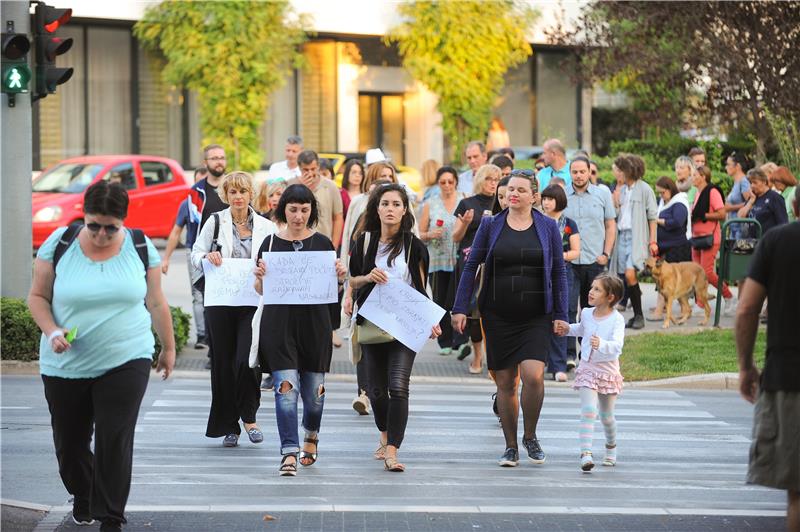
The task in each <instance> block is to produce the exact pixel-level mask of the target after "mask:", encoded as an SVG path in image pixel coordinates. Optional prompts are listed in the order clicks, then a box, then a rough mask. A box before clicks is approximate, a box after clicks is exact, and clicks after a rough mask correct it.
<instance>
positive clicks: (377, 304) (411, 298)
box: [358, 277, 445, 353]
mask: <svg viewBox="0 0 800 532" xmlns="http://www.w3.org/2000/svg"><path fill="white" fill-rule="evenodd" d="M358 313H359V314H360V315H361V316H363V317H364V318H366V319H368V320H369V321H371V322H372V323H374V324H375V325H377V326H378V327H380V328H381V329H383V330H384V331H386V332H388V333H389V334H391V335H392V336H394V337H395V339H397V341H399V342H400V343H401V344H403V345H405V346H406V347H408V348H409V349H411V350H412V351H414V352H415V353H418V352H420V351H421V350H422V347H423V346H424V345H425V342H426V341H427V340H428V338H429V337H430V335H431V329H432V328H433V326H434V325H436V324H438V323H439V320H441V319H442V316H444V313H445V310H444V309H443V308H442V307H440V306H439V305H437V304H436V303H434V302H433V301H431V300H430V299H428V298H427V297H426V296H425V295H424V294H421V293H419V292H417V290H416V289H415V288H414V287H413V286H409V285H408V283H406V282H405V281H403V280H402V279H397V278H395V277H390V278H389V282H388V283H386V284H379V285H375V288H373V289H372V292H370V294H369V297H367V300H366V301H364V304H363V305H361V308H360V309H359V311H358Z"/></svg>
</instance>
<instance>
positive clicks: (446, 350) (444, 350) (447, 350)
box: [439, 347, 453, 357]
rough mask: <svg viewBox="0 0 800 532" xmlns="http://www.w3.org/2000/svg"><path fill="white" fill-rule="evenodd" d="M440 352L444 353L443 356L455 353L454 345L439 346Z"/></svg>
mask: <svg viewBox="0 0 800 532" xmlns="http://www.w3.org/2000/svg"><path fill="white" fill-rule="evenodd" d="M439 354H440V355H442V356H443V357H446V356H447V355H452V354H453V348H452V347H440V348H439Z"/></svg>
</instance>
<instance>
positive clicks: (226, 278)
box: [203, 258, 260, 307]
mask: <svg viewBox="0 0 800 532" xmlns="http://www.w3.org/2000/svg"><path fill="white" fill-rule="evenodd" d="M254 268H255V263H254V262H253V260H252V259H231V258H227V259H222V264H221V265H220V266H214V265H213V264H211V263H210V262H208V261H207V260H205V259H204V260H203V272H204V273H205V276H206V291H205V295H204V296H203V304H204V305H205V306H206V307H221V306H232V307H239V306H243V307H256V306H258V299H259V297H260V296H259V295H258V292H256V290H255V288H254V287H253V286H254V284H255V280H256V278H255V275H254V274H253V269H254Z"/></svg>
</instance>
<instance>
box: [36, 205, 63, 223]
mask: <svg viewBox="0 0 800 532" xmlns="http://www.w3.org/2000/svg"><path fill="white" fill-rule="evenodd" d="M60 218H61V207H45V208H44V209H39V211H37V213H36V214H34V215H33V221H34V222H55V221H56V220H59V219H60Z"/></svg>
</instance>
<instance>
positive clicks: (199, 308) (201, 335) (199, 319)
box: [161, 166, 208, 349]
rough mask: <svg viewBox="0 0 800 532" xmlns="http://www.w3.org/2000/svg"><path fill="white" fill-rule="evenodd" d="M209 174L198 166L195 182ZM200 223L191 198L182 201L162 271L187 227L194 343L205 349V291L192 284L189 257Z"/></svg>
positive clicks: (195, 346) (206, 342)
mask: <svg viewBox="0 0 800 532" xmlns="http://www.w3.org/2000/svg"><path fill="white" fill-rule="evenodd" d="M207 175H208V169H207V168H206V167H205V166H200V167H198V168H197V169H196V170H195V171H194V182H195V183H197V182H199V181H201V180H203V179H205V178H206V177H207ZM199 225H200V212H199V211H198V210H197V207H196V206H195V204H194V203H193V202H192V201H191V199H190V198H188V197H187V198H186V199H185V200H184V201H182V202H181V205H180V207H178V215H177V216H176V217H175V225H174V226H173V227H172V231H170V233H169V237H168V238H167V247H166V249H165V250H164V258H163V259H162V260H161V272H162V273H164V274H165V275H166V273H167V271H168V270H169V259H170V257H171V256H172V253H173V252H174V251H175V248H176V247H178V242H179V240H180V237H181V233H182V232H183V228H184V227H186V250H187V260H186V265H187V267H188V268H189V285H190V287H191V290H192V313H193V314H194V326H195V329H196V331H197V341H196V342H195V344H194V348H195V349H203V348H205V347H207V346H208V340H207V339H206V320H205V318H204V317H203V292H201V291H200V290H198V289H197V288H195V287H194V285H192V261H191V260H189V258H188V256H189V255H191V253H192V246H193V245H194V241H195V239H196V238H197V234H198V232H199V230H198V229H199Z"/></svg>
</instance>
